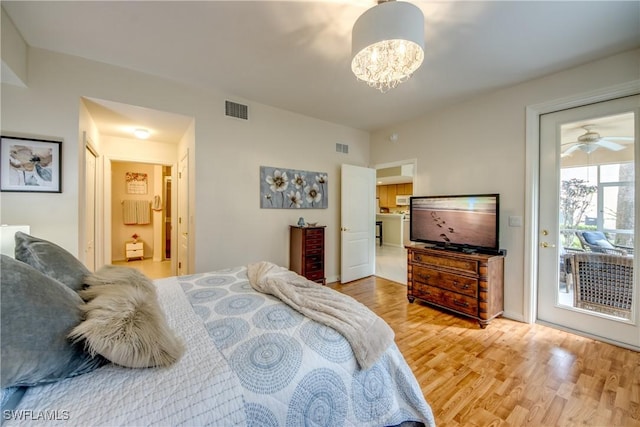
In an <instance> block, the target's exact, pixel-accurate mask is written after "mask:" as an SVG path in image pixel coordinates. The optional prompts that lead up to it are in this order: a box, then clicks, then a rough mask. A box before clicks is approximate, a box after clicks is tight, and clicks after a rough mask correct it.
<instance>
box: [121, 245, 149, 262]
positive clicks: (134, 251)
mask: <svg viewBox="0 0 640 427" xmlns="http://www.w3.org/2000/svg"><path fill="white" fill-rule="evenodd" d="M124 252H125V257H126V258H127V261H129V260H132V259H135V258H138V259H143V258H144V243H142V242H141V241H137V242H126V243H125V244H124Z"/></svg>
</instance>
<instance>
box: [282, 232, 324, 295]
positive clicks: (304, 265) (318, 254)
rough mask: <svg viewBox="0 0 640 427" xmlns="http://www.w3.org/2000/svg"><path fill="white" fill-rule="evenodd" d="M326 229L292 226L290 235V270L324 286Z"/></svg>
mask: <svg viewBox="0 0 640 427" xmlns="http://www.w3.org/2000/svg"><path fill="white" fill-rule="evenodd" d="M324 228H325V227H324V226H321V227H298V226H294V225H292V226H290V235H289V270H291V271H295V272H296V273H298V274H299V275H301V276H304V277H306V278H307V279H309V280H312V281H314V282H317V283H322V284H323V285H324V284H325V283H326V278H325V277H324Z"/></svg>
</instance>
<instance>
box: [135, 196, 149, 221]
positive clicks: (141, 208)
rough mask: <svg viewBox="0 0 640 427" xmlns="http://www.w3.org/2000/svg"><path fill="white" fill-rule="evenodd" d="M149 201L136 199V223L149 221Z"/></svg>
mask: <svg viewBox="0 0 640 427" xmlns="http://www.w3.org/2000/svg"><path fill="white" fill-rule="evenodd" d="M149 207H150V203H149V201H148V200H138V201H137V204H136V222H137V223H138V224H150V223H151V211H150V209H149Z"/></svg>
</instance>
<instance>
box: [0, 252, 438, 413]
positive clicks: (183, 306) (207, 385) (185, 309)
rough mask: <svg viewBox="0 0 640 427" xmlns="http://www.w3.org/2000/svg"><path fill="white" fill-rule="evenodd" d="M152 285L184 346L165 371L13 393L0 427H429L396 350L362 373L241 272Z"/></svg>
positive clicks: (99, 372)
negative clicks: (40, 425)
mask: <svg viewBox="0 0 640 427" xmlns="http://www.w3.org/2000/svg"><path fill="white" fill-rule="evenodd" d="M3 262H4V258H3ZM3 277H4V276H3ZM154 285H155V287H156V290H157V297H158V303H159V305H160V307H161V309H162V311H163V313H164V315H165V316H166V321H167V322H168V325H169V327H170V328H171V329H172V330H173V331H174V332H175V333H176V334H177V335H178V336H180V337H181V338H182V339H183V340H184V343H185V349H184V354H183V355H182V357H180V359H179V360H178V361H177V362H176V363H174V364H172V365H171V366H169V367H164V368H145V369H131V368H125V367H121V366H118V365H116V364H113V363H106V364H104V365H103V366H100V367H99V368H97V369H93V370H91V371H90V372H87V373H83V374H82V375H77V376H74V377H71V378H66V379H62V380H59V381H55V382H51V383H47V384H42V385H38V386H32V387H26V388H24V387H23V388H19V389H18V391H19V392H18V393H15V395H20V394H21V393H20V392H22V391H24V394H22V395H21V397H20V398H19V399H18V401H17V402H15V400H16V398H15V395H14V396H13V400H14V402H13V405H14V408H13V409H3V417H2V418H3V426H16V425H30V424H32V423H33V422H34V420H38V421H42V420H46V421H47V425H83V426H89V425H91V426H102V425H104V426H115V425H125V426H130V425H132V426H139V425H171V426H178V425H193V426H207V425H210V426H235V425H248V426H285V425H286V426H293V425H318V426H321V425H326V426H340V425H346V426H396V425H426V426H432V425H435V423H434V419H433V415H432V412H431V409H430V407H429V405H428V404H427V402H426V401H425V398H424V396H423V394H422V391H421V389H420V386H419V384H418V382H417V380H416V379H415V377H414V375H413V373H412V371H411V369H410V368H409V366H408V365H407V363H406V361H405V360H404V358H403V356H402V354H401V353H400V351H399V350H398V348H397V346H396V345H395V343H393V344H391V345H390V346H389V347H388V348H387V349H386V350H385V351H384V353H383V354H382V355H381V356H380V357H379V358H378V360H377V361H376V362H375V363H374V364H373V365H372V366H371V367H369V368H368V369H361V368H360V366H359V364H358V361H357V360H356V359H355V358H354V354H353V351H352V349H351V346H350V344H349V342H347V340H346V339H345V338H344V337H343V336H342V335H341V334H339V333H337V332H336V331H335V330H334V329H332V328H330V327H328V326H325V325H323V324H321V323H319V322H317V321H314V320H311V319H310V318H309V317H307V316H303V315H302V314H301V313H300V312H298V311H296V310H294V309H292V308H291V307H290V306H289V305H286V304H284V303H283V302H282V301H281V300H279V299H278V298H276V297H274V296H272V295H268V294H265V293H261V292H257V291H256V290H255V289H254V288H253V287H252V286H251V284H250V283H249V279H248V276H247V266H239V267H235V268H229V269H225V270H219V271H214V272H208V273H202V274H194V275H190V276H180V277H170V278H166V279H161V280H156V281H154ZM14 390H15V388H12V389H11V390H10V391H14ZM5 391H6V390H5ZM7 394H8V393H7Z"/></svg>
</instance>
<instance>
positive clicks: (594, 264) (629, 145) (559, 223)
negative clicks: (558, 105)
mask: <svg viewBox="0 0 640 427" xmlns="http://www.w3.org/2000/svg"><path fill="white" fill-rule="evenodd" d="M639 106H640V96H633V97H626V98H621V99H617V100H612V101H606V102H600V103H597V104H593V105H588V106H584V107H579V108H572V109H568V110H564V111H560V112H555V113H550V114H545V115H543V116H541V128H540V200H539V207H540V212H539V215H540V216H539V219H540V221H539V224H540V229H539V242H540V247H539V248H538V259H539V265H538V319H539V320H541V321H543V322H545V323H549V324H554V325H558V326H560V327H562V328H567V329H572V330H575V331H577V332H582V333H584V334H587V335H590V336H593V337H596V338H598V337H599V338H601V339H603V340H606V341H611V342H614V343H619V344H622V345H625V346H627V347H632V348H640V328H639V325H638V324H639V321H638V317H639V313H638V295H639V292H638V289H639V288H638V278H637V277H635V276H637V275H634V274H633V273H634V268H635V267H636V266H637V262H636V257H635V251H634V246H635V242H636V241H637V237H638V232H637V231H636V227H635V217H636V214H637V212H638V207H637V206H636V203H635V201H636V200H638V196H637V193H638V189H637V188H636V187H637V186H636V185H635V183H636V179H637V174H636V173H635V170H636V166H635V165H636V161H637V159H638V157H639V155H638V153H639V152H640V150H639V147H638V145H637V144H636V143H635V142H636V136H637V134H638V127H639V125H638V112H639V111H638V110H639V108H638V107H639ZM635 270H636V271H637V268H635Z"/></svg>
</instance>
